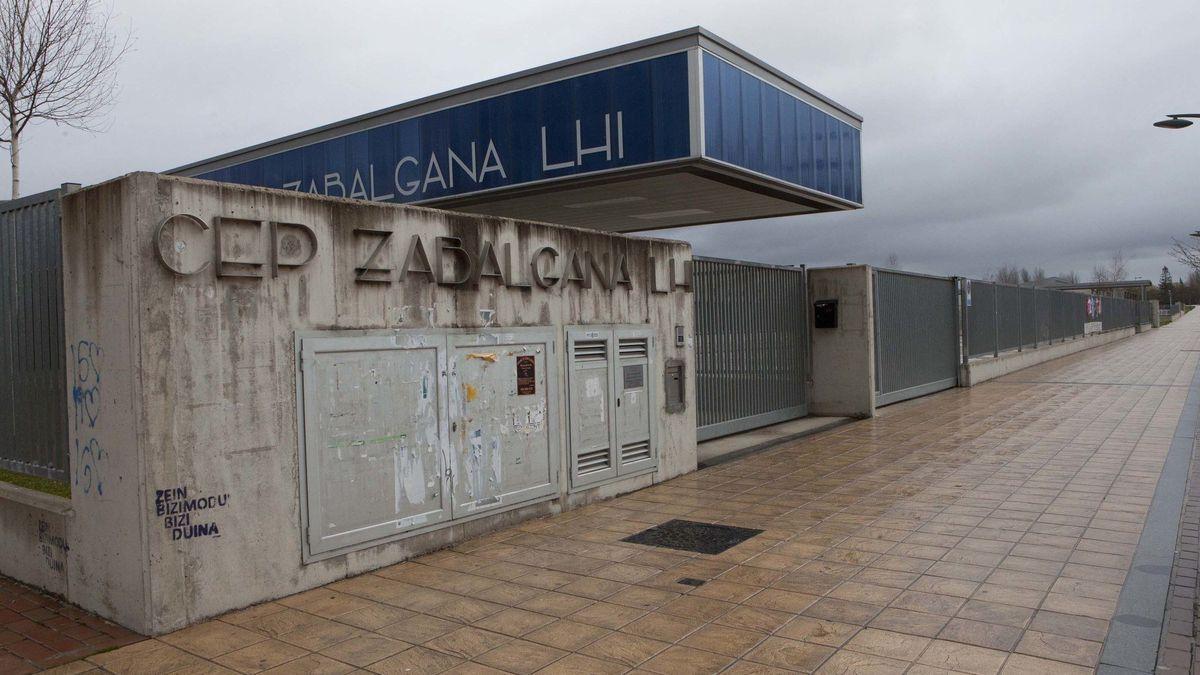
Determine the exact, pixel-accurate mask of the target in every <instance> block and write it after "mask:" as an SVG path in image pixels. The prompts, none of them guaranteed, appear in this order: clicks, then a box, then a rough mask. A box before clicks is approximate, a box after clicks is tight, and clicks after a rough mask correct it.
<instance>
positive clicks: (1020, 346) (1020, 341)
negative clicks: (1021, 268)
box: [1017, 284, 1025, 352]
mask: <svg viewBox="0 0 1200 675" xmlns="http://www.w3.org/2000/svg"><path fill="white" fill-rule="evenodd" d="M1024 323H1025V315H1024V314H1022V313H1021V284H1017V351H1018V352H1022V351H1025V333H1024V332H1023V331H1022V330H1021V329H1022V328H1024Z"/></svg>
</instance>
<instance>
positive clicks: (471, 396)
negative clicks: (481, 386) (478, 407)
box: [463, 384, 479, 403]
mask: <svg viewBox="0 0 1200 675" xmlns="http://www.w3.org/2000/svg"><path fill="white" fill-rule="evenodd" d="M463 390H465V391H466V393H467V403H470V402H471V401H474V400H475V397H476V396H479V390H478V389H476V388H475V386H474V385H470V384H464V385H463Z"/></svg>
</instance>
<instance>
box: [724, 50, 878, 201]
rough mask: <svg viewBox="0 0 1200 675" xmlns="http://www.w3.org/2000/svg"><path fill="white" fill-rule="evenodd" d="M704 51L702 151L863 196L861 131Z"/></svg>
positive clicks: (847, 196) (794, 180)
mask: <svg viewBox="0 0 1200 675" xmlns="http://www.w3.org/2000/svg"><path fill="white" fill-rule="evenodd" d="M703 55H704V154H705V156H707V157H711V158H713V159H718V160H721V161H723V162H728V163H729V164H733V165H735V166H740V167H742V168H745V169H749V170H751V171H756V172H758V173H761V174H765V175H767V176H771V177H772V178H778V179H780V180H783V181H787V182H788V183H792V184H794V185H802V186H804V187H807V188H812V189H814V190H820V191H821V192H824V193H826V194H830V195H834V196H836V197H841V198H842V199H847V200H849V201H852V202H857V203H862V170H861V166H862V149H861V143H860V137H861V134H862V132H860V131H859V130H858V129H855V128H854V127H852V126H850V125H849V124H846V123H844V122H842V121H841V120H838V119H837V118H835V117H833V116H831V115H828V114H826V113H825V112H823V111H821V110H818V109H816V108H814V107H813V106H811V105H809V104H807V103H805V102H804V101H801V100H800V99H798V98H796V97H794V96H792V95H791V94H789V93H787V92H785V91H783V90H781V89H779V88H778V87H775V86H774V85H772V84H769V83H767V82H764V81H763V80H761V79H759V78H757V77H755V76H754V75H751V74H750V73H747V72H746V71H744V70H742V69H740V68H737V67H736V66H734V65H732V64H730V63H729V62H727V61H724V60H722V59H719V58H717V57H716V56H714V55H712V54H710V53H708V52H703Z"/></svg>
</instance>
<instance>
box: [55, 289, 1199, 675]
mask: <svg viewBox="0 0 1200 675" xmlns="http://www.w3.org/2000/svg"><path fill="white" fill-rule="evenodd" d="M1197 350H1200V313H1196V314H1193V315H1188V316H1187V317H1186V318H1185V319H1183V320H1182V321H1180V322H1177V323H1175V324H1173V325H1171V326H1170V327H1168V328H1164V329H1162V330H1159V331H1153V332H1151V333H1149V334H1147V335H1142V336H1138V337H1136V338H1133V339H1130V340H1126V341H1122V342H1120V343H1116V344H1114V345H1111V346H1108V347H1104V348H1099V349H1095V350H1090V351H1088V352H1084V353H1081V354H1078V355H1075V356H1072V357H1069V358H1066V359H1061V360H1059V361H1055V362H1053V363H1049V364H1045V365H1043V366H1039V367H1036V368H1034V369H1029V370H1025V371H1021V372H1019V373H1014V374H1013V375H1010V376H1008V377H1006V378H1003V379H1001V380H998V381H994V382H991V383H987V384H984V385H982V386H979V387H976V388H974V389H970V390H952V391H948V392H944V393H942V394H938V395H935V396H930V397H926V398H923V399H918V400H915V401H909V402H907V403H902V404H898V405H895V406H891V407H888V408H885V409H883V410H882V411H881V414H880V416H879V417H877V418H875V419H872V420H866V421H862V422H858V423H854V424H850V425H847V426H843V427H840V428H838V429H836V430H831V431H829V432H826V433H823V434H820V435H817V436H812V437H808V438H805V439H803V440H800V441H798V442H796V443H793V444H789V445H786V446H782V447H780V448H776V449H773V450H770V451H767V452H763V453H760V454H757V455H753V456H749V457H746V458H743V459H740V460H737V461H734V462H730V463H727V464H722V465H719V466H716V467H713V468H711V469H706V470H704V471H700V472H697V473H694V474H690V475H687V476H683V477H681V478H678V479H675V480H672V481H669V482H667V483H664V484H660V485H657V486H654V487H652V488H649V489H646V490H642V491H640V492H637V493H633V494H630V495H626V496H624V497H620V498H617V499H614V500H611V501H608V502H605V503H602V504H597V505H593V506H591V507H588V508H584V509H580V510H577V511H572V512H570V513H566V514H563V515H560V516H556V517H551V518H545V519H541V520H536V521H532V522H528V523H525V524H523V525H520V526H517V527H514V528H510V529H507V530H504V531H501V532H497V533H495V534H492V535H489V536H485V537H482V538H479V539H475V540H472V541H469V542H467V543H465V544H463V545H461V546H459V547H457V548H455V549H453V550H447V551H441V552H438V553H434V554H432V555H428V556H425V557H422V558H420V559H417V560H414V561H411V562H407V563H404V564H400V565H396V566H393V567H389V568H385V569H381V570H378V571H377V572H375V573H372V574H365V575H362V576H358V577H354V578H349V579H345V580H342V581H339V582H336V583H333V584H330V585H328V586H326V587H324V588H320V589H317V590H313V591H309V592H306V593H301V594H299V595H295V596H292V597H288V598H284V599H282V600H279V601H277V602H271V603H266V604H263V605H258V606H255V607H251V608H249V609H246V610H242V611H238V612H233V613H231V614H227V615H225V616H223V617H221V618H220V619H219V620H213V621H209V622H206V623H203V624H200V625H197V626H193V627H191V628H188V629H185V630H182V631H179V632H177V633H173V634H171V635H167V636H164V637H162V638H160V639H157V640H147V641H145V642H141V643H138V644H135V645H131V646H129V647H125V648H122V649H119V650H116V651H113V652H109V653H105V654H100V655H96V656H92V657H90V658H89V659H87V660H86V661H83V662H79V663H76V664H73V665H72V666H70V667H69V668H70V672H83V671H85V670H88V669H91V668H102V669H104V670H107V671H111V672H115V673H134V672H189V673H198V672H230V671H240V672H247V673H248V672H256V671H260V670H267V669H269V672H273V673H276V672H295V673H300V672H304V673H307V672H327V673H340V672H349V671H351V670H354V669H356V668H365V669H366V670H367V671H371V672H375V673H420V672H441V671H447V672H457V673H494V672H510V673H533V672H541V673H568V672H570V673H575V672H591V673H620V672H626V671H636V672H655V673H665V674H671V675H674V674H678V673H693V672H718V671H720V672H727V673H772V672H789V671H800V672H812V671H816V672H820V673H863V672H872V673H891V672H895V673H901V672H907V673H910V674H912V675H923V674H932V673H945V672H966V673H979V674H990V673H997V672H1001V671H1003V672H1005V673H1076V672H1079V673H1083V672H1089V671H1090V670H1091V669H1092V667H1094V666H1095V665H1096V663H1097V659H1098V657H1099V654H1100V650H1101V646H1102V641H1103V640H1104V638H1105V635H1106V634H1107V631H1108V627H1109V621H1110V620H1111V619H1112V617H1113V614H1114V609H1115V606H1116V601H1117V597H1118V594H1119V592H1120V590H1121V587H1122V582H1123V581H1124V578H1125V573H1126V570H1127V569H1128V568H1129V565H1130V561H1131V557H1132V554H1133V551H1134V549H1135V547H1136V544H1137V541H1138V536H1139V533H1140V532H1141V529H1142V526H1143V520H1144V515H1145V513H1146V511H1147V507H1148V505H1149V504H1150V501H1151V497H1152V496H1153V494H1154V490H1155V485H1156V482H1157V479H1158V476H1159V472H1160V470H1161V467H1162V464H1163V460H1164V457H1165V456H1166V453H1167V450H1168V448H1169V446H1170V441H1171V438H1172V435H1173V433H1174V430H1175V426H1176V422H1177V421H1178V419H1179V417H1180V414H1181V411H1182V409H1183V406H1184V401H1185V399H1186V395H1187V387H1188V385H1189V383H1190V380H1191V377H1192V374H1193V371H1194V370H1195V368H1196V365H1197V361H1198V360H1200V353H1198V352H1197ZM672 518H688V519H693V520H708V521H719V522H722V523H728V524H732V525H739V526H745V527H754V528H760V529H764V530H766V531H765V533H763V534H761V535H759V536H757V537H754V538H752V539H750V540H749V541H747V542H745V543H744V544H741V545H739V546H737V547H734V548H733V549H730V550H729V551H727V552H725V553H723V554H720V555H716V556H705V555H699V554H695V555H687V554H681V553H678V552H674V551H670V550H666V549H658V548H651V547H643V546H636V545H631V544H625V543H622V542H621V541H620V540H621V539H622V538H623V537H625V536H627V535H629V534H630V533H633V532H637V531H640V530H642V529H644V528H647V527H649V526H651V525H654V524H658V523H661V522H664V521H666V520H669V519H672ZM685 577H692V578H698V579H702V580H706V583H704V584H703V585H701V586H699V587H693V586H691V585H687V584H681V583H679V580H680V579H682V578H685Z"/></svg>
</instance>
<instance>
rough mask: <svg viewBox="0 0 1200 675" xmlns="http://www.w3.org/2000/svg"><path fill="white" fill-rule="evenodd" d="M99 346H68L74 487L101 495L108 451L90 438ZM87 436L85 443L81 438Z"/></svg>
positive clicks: (97, 405)
mask: <svg viewBox="0 0 1200 675" xmlns="http://www.w3.org/2000/svg"><path fill="white" fill-rule="evenodd" d="M100 355H101V349H100V346H99V345H97V344H96V343H94V342H91V341H89V340H80V341H79V342H76V343H75V344H73V345H71V359H72V361H73V362H74V366H73V368H74V370H73V377H72V386H71V403H72V408H73V410H74V413H75V414H74V427H73V428H74V431H75V434H74V436H75V440H74V446H75V447H74V450H75V452H74V461H73V462H72V467H71V468H72V473H73V474H74V480H73V484H74V486H75V487H77V488H79V489H80V490H81V491H82V492H83V494H85V495H86V494H91V493H92V491H93V490H95V492H96V494H98V495H103V494H104V480H103V478H102V475H101V465H102V464H103V463H104V460H105V459H107V457H108V452H107V451H105V449H104V447H103V446H102V445H101V444H100V441H99V440H97V439H96V437H95V436H94V435H93V434H94V432H95V428H96V423H97V422H98V421H99V420H100V393H101V389H100V366H99V364H98V363H97V361H98V360H99V358H100ZM84 436H89V438H88V440H86V441H84V440H82V438H83V437H84Z"/></svg>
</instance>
